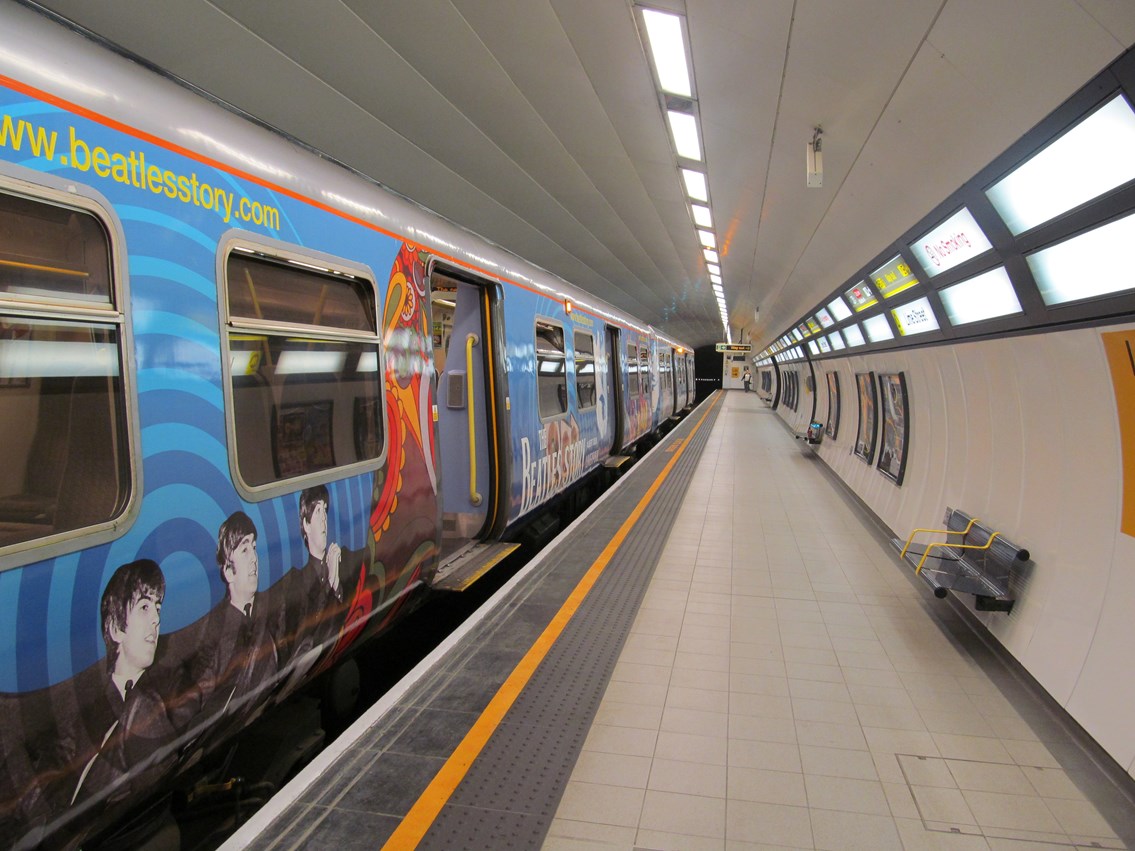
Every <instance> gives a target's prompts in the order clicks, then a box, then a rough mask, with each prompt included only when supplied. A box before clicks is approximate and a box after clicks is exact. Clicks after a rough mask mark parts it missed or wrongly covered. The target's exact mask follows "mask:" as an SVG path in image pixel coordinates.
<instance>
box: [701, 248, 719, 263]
mask: <svg viewBox="0 0 1135 851" xmlns="http://www.w3.org/2000/svg"><path fill="white" fill-rule="evenodd" d="M702 254H704V255H705V259H706V260H708V261H709V262H710V263H716V262H717V252H716V251H714V250H713V249H712V248H703V249H702Z"/></svg>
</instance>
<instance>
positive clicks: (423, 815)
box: [382, 394, 721, 851]
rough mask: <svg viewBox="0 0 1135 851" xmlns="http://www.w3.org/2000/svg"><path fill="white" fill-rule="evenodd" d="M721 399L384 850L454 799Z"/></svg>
mask: <svg viewBox="0 0 1135 851" xmlns="http://www.w3.org/2000/svg"><path fill="white" fill-rule="evenodd" d="M720 399H721V395H720V394H715V395H714V398H713V401H712V402H711V403H710V405H709V406H708V407H707V408H706V410H705V412H704V413H703V414H702V415H701V418H700V419H699V420H698V422H697V424H696V425H695V426H694V427H693V428H692V429H691V430H690V433H689V434H688V435H687V436H686V437H685V438H684V439H682V440H681V441H680V442H679V448H678V450H677V451H676V452H674V455H673V456H672V457H671V458H670V460H669V462H667V464H666V466H665V467H664V468H663V469H662V472H661V473H659V474H658V477H657V478H656V479H655V480H654V482H653V483H652V484H651V485H650V487H649V488H648V489H647V491H646V493H645V494H643V496H642V499H640V500H639V502H638V505H636V506H635V507H634V510H633V511H631V513H630V516H629V517H627V519H626V520H625V521H624V522H623V525H622V526H620V527H619V531H618V532H616V533H615V535H614V536H613V537H612V538H611V540H610V541H609V542H608V544H607V546H606V547H604V548H603V552H601V553H600V554H599V556H598V558H596V559H595V561H593V562H592V563H591V567H589V568H588V569H587V573H585V574H584V575H583V577H582V578H581V579H580V580H579V582H578V583H577V584H576V586H575V588H574V589H572V592H571V594H569V595H568V598H567V599H566V600H565V601H564V604H563V606H561V607H560V610H559V611H558V612H557V613H556V615H555V617H553V618H552V620H551V622H550V623H549V624H548V625H547V626H546V627H545V628H544V631H543V632H542V633H541V634H540V636H539V638H537V639H536V641H535V642H533V644H532V646H531V647H530V648H529V649H528V652H527V653H525V654H524V658H523V659H521V660H520V662H519V663H518V664H517V666H516V667H515V668H513V670H512V673H511V674H509V676H508V679H507V680H505V681H504V683H503V684H502V685H501V687H500V688H499V689H498V690H497V693H496V694H495V695H493V698H492V700H490V701H489V704H488V706H486V707H485V709H484V711H482V712H481V715H480V716H479V717H478V718H477V720H476V721H475V722H474V723H473V726H472V727H471V728H470V729H469V732H468V733H466V734H465V738H464V739H462V740H461V743H460V744H459V745H458V746H457V747H456V748H455V749H454V751H453V753H452V754H450V756H449V759H447V760H446V761H445V764H444V765H443V766H442V767H441V769H440V770H439V771H438V773H437V774H436V775H435V776H434V779H433V780H432V781H430V785H429V786H427V787H426V788H425V790H424V791H423V792H422V794H421V795H420V796H419V797H418V800H417V801H416V802H415V803H414V806H412V807H411V808H410V811H409V812H408V813H407V814H406V816H405V818H403V819H402V821H401V823H400V824H399V825H398V827H397V828H396V829H395V831H394V833H392V834H391V835H390V838H389V839H388V840H387V841H386V844H385V845H383V846H382V849H383V851H404V849H411V848H416V847H417V846H418V843H419V842H421V841H422V839H423V838H424V837H425V835H426V832H427V831H428V830H429V829H430V827H431V826H432V825H433V823H434V821H435V820H436V819H437V816H438V813H440V812H441V810H442V807H444V806H445V804H446V802H448V801H449V799H450V797H452V795H453V793H454V792H455V791H456V790H457V787H458V785H459V784H460V783H461V781H462V780H463V779H464V777H465V775H466V774H467V773H468V771H469V768H470V766H472V765H473V762H474V760H476V758H477V756H478V755H479V754H480V753H481V751H482V749H483V748H484V747H485V745H486V744H487V743H488V741H489V738H490V737H491V736H492V735H493V732H494V731H495V730H496V728H497V727H498V726H500V723H501V721H503V720H504V716H505V715H506V714H507V713H508V710H509V709H510V708H512V704H513V703H514V702H515V701H516V698H517V697H519V696H520V693H521V692H522V691H523V690H524V687H525V686H526V685H527V684H528V681H529V680H530V679H531V678H532V675H533V674H534V673H535V672H536V669H537V668H538V667H540V663H541V662H543V661H544V657H545V656H547V655H548V651H549V650H551V649H552V647H553V646H554V645H555V643H556V641H557V640H558V639H559V637H560V635H561V634H562V633H563V631H564V628H565V627H566V626H567V625H568V623H569V622H570V621H571V619H572V617H573V616H574V615H575V613H576V611H577V610H578V609H579V607H580V605H582V603H583V601H584V599H586V597H587V595H588V594H589V593H590V592H591V589H592V588H593V587H594V585H595V583H596V581H598V579H599V577H600V576H601V575H602V573H603V571H604V570H605V569H606V567H607V565H608V563H610V561H611V559H612V558H613V557H614V555H615V552H616V551H617V550H618V549H619V547H620V546H621V545H622V543H623V541H624V540H625V538H626V536H627V535H628V534H629V533H630V531H631V529H633V528H634V525H635V523H637V522H638V519H639V517H641V516H642V513H643V512H644V511H645V510H646V507H647V506H648V505H650V503H651V501H652V500H653V499H654V495H655V494H656V493H657V492H658V489H659V488H660V487H661V486H662V483H663V482H665V481H666V479H667V477H669V475H670V471H671V470H672V469H673V468H674V465H675V464H676V463H677V462H678V459H679V458H681V457H682V455H683V454H684V453H685V451H686V447H687V446H688V445H689V442H690V439H691V438H692V437H693V436H694V435H695V434H696V433H697V432H698V430H699V429H700V428H701V427H702V425H703V424H704V423H705V420H706V418H707V417H708V416H709V414H710V411H712V410H713V407H714V405H716V404H717V402H718V401H719V400H720Z"/></svg>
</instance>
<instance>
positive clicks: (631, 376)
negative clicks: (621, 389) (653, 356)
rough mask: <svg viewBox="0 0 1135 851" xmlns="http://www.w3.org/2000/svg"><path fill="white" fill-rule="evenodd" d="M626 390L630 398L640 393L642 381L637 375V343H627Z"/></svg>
mask: <svg viewBox="0 0 1135 851" xmlns="http://www.w3.org/2000/svg"><path fill="white" fill-rule="evenodd" d="M627 385H628V386H627V390H628V395H629V396H630V398H632V399H635V398H638V397H639V396H641V395H642V383H641V382H640V381H639V375H638V345H636V344H635V343H627Z"/></svg>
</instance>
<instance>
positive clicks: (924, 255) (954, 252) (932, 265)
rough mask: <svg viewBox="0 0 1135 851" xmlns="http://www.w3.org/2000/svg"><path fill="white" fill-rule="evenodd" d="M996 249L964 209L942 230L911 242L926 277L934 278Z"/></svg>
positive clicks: (951, 218)
mask: <svg viewBox="0 0 1135 851" xmlns="http://www.w3.org/2000/svg"><path fill="white" fill-rule="evenodd" d="M992 247H993V246H992V245H990V244H989V240H988V239H987V238H986V236H985V233H984V232H983V231H982V229H981V228H980V227H978V225H977V222H975V221H974V220H973V214H972V213H970V211H969V210H968V209H966V208H965V207H962V208H961V209H960V210H958V211H957V212H956V213H954V215H952V216H950V218H948V219H946V221H944V222H942V224H940V225H938V227H936V228H934V229H933V230H931V231H929V232H928V233H925V234H923V235H922V236H920V237H919V238H918V239H917V240H915V241H914V242H913V243H911V245H910V250H911V251H912V252H913V253H914V256H915V258H917V260H918V262H919V263H921V264H922V268H923V269H925V270H926V274H927V275H929V276H930V277H931V278H933V277H934V276H935V275H937V274H940V273H942V272H945V271H946V270H947V269H953V268H954V267H955V266H957V265H958V264H959V263H964V262H965V261H967V260H970V259H972V258H974V257H977V256H978V255H979V254H984V253H985V252H986V251H988V250H989V249H991V248H992Z"/></svg>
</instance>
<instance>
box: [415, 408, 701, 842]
mask: <svg viewBox="0 0 1135 851" xmlns="http://www.w3.org/2000/svg"><path fill="white" fill-rule="evenodd" d="M715 410H716V409H715ZM712 416H713V414H711V415H710V418H707V421H706V422H705V423H703V427H702V428H700V429H698V430H697V431H696V433H694V435H693V437H692V439H691V440H690V443H689V445H688V447H687V448H686V450H685V452H684V453H683V455H682V456H681V458H679V459H678V461H677V463H676V464H675V465H674V469H673V470H672V471H671V473H670V476H669V477H668V478H667V480H666V482H665V483H664V485H663V486H662V487H661V488H660V489H659V490H658V492H657V493H656V494H655V496H654V499H653V500H652V501H651V503H650V504H649V506H647V508H646V510H645V511H644V513H643V514H642V516H641V517H640V518H639V520H638V522H637V523H636V524H635V526H634V528H633V530H632V531H631V532H630V534H629V535H628V536H627V538H626V539H625V540H624V542H623V544H622V545H621V546H620V548H619V550H618V551H617V552H616V553H615V555H614V557H613V558H612V560H611V562H610V564H609V565H608V566H607V568H606V570H605V571H604V572H603V574H602V576H601V577H600V578H599V580H598V582H596V585H595V587H594V588H593V589H592V591H591V593H590V594H589V595H588V597H587V599H586V600H585V601H584V602H583V604H582V605H581V607H580V609H579V611H578V612H577V613H576V615H575V617H574V618H573V619H572V620H571V622H570V623H569V624H568V625H567V627H566V628H565V629H564V632H563V634H562V635H561V636H560V638H559V640H558V641H557V642H556V645H555V646H554V647H553V648H552V650H551V651H549V653H548V655H547V657H546V658H545V659H544V661H543V662H542V663H541V666H540V668H539V669H538V670H537V671H536V673H535V674H534V675H533V677H532V679H531V680H530V681H529V683H528V685H527V687H526V688H525V689H524V691H523V693H522V694H521V695H520V697H519V698H518V699H517V701H516V703H515V704H514V705H513V707H512V709H511V710H510V712H509V713H508V715H507V716H506V717H505V719H504V721H503V722H502V723H501V725H500V727H498V728H497V730H496V732H495V733H494V734H493V736H492V738H491V739H490V740H489V742H488V744H487V745H486V746H485V748H484V749H483V750H482V752H481V754H480V756H479V757H478V758H477V761H476V763H475V764H474V765H473V766H472V768H471V769H470V770H469V772H468V773H467V774H466V776H465V779H464V781H463V782H462V783H461V785H460V786H459V787H458V789H457V791H456V792H455V793H454V795H453V796H452V798H451V799H450V801H449V803H448V804H447V805H446V806H445V807H444V808H443V809H442V812H441V813H440V815H439V816H438V818H437V819H436V820H435V822H434V825H433V827H432V828H431V830H430V832H429V833H427V834H426V837H425V839H424V840H423V842H422V843H421V844H420V845H419V846H418V847H419V848H424V849H431V848H470V849H484V848H494V849H495V848H539V847H540V845H541V844H542V842H543V840H544V836H545V834H546V832H547V830H548V828H549V827H550V825H551V822H552V818H553V816H554V815H555V812H556V808H557V806H558V804H559V800H560V798H561V796H562V795H563V792H564V789H565V787H566V785H567V782H568V778H569V777H570V775H571V772H572V769H573V767H574V766H575V762H576V760H577V759H578V757H579V753H580V751H581V750H582V748H583V742H584V739H586V737H587V734H588V731H589V730H590V728H591V724H592V721H593V719H594V717H595V714H596V712H597V711H598V708H599V702H600V700H601V699H602V696H603V693H604V691H605V690H606V687H607V683H608V681H609V680H610V677H611V673H612V671H613V670H614V667H615V663H616V662H617V661H618V658H619V656H620V654H621V652H622V648H623V645H624V644H625V642H626V639H627V636H628V634H629V633H630V628H631V625H632V624H633V622H634V619H635V616H636V615H637V613H638V609H639V606H640V604H641V602H642V598H643V596H644V595H645V593H646V589H647V586H648V584H649V582H650V578H651V576H652V575H653V573H654V568H655V565H656V564H657V563H658V560H659V557H660V556H661V553H662V549H663V547H664V546H665V543H666V539H667V537H668V535H669V531H670V529H671V527H672V525H673V521H674V518H675V516H676V515H677V511H678V508H679V507H680V505H681V503H682V499H683V497H684V496H685V492H686V488H687V486H688V485H689V482H690V480H691V479H692V477H693V473H694V470H695V469H696V467H697V463H698V460H699V459H700V456H701V450H702V448H703V447H704V445H705V442H706V440H707V439H708V435H709V433H710V431H711V428H712ZM691 429H692V424H691ZM686 433H687V432H686V430H682V431H681V432H679V433H676V434H675V435H674V436H673V439H674V440H681V439H682V438H683V437H685V435H686ZM671 457H672V453H668V452H666V451H662V452H657V453H655V454H654V455H653V456H652V457H651V460H652V461H654V462H655V463H653V464H649V465H642V468H641V469H638V468H636V470H635V471H634V472H635V473H637V474H639V475H638V481H637V482H635V483H633V484H632V482H630V481H628V482H626V485H627V488H626V491H625V492H624V493H622V494H620V503H622V502H624V501H625V502H626V503H629V504H626V505H625V506H623V507H622V508H621V509H620V510H611V511H605V512H603V514H604V515H614V517H605V518H604V521H603V522H604V523H607V524H609V523H611V522H614V520H615V518H616V517H617V521H618V522H617V524H616V529H617V526H618V525H621V523H622V522H623V520H624V519H625V517H626V516H627V515H628V514H629V513H630V511H631V510H633V508H634V506H635V505H637V503H638V501H639V500H640V499H641V496H642V495H643V494H644V493H645V492H646V490H647V488H649V486H650V484H651V483H653V481H654V480H655V478H656V477H657V476H658V474H659V473H660V472H661V469H662V467H664V466H665V464H666V463H667V462H669V460H670V459H671ZM614 531H615V529H610V530H607V532H606V534H605V535H598V534H596V533H595V530H583V529H579V530H577V534H575V535H573V536H572V541H571V542H565V543H566V545H565V546H564V547H563V548H562V549H563V550H565V552H564V553H563V555H562V556H559V557H558V558H557V559H556V561H561V560H562V561H563V562H565V563H566V562H570V563H571V564H572V565H573V566H575V567H578V566H579V563H580V562H583V568H584V569H586V567H588V566H590V564H591V563H592V561H594V556H591V555H582V554H581V553H580V552H579V550H580V546H579V544H581V543H582V542H583V541H585V540H589V539H590V540H592V541H593V545H594V547H595V555H598V553H599V552H601V551H602V548H603V547H604V546H606V543H607V542H608V541H609V540H610V537H611V535H612V534H613V533H614ZM577 539H579V542H578V543H577ZM572 572H574V571H572ZM573 584H574V583H573Z"/></svg>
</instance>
